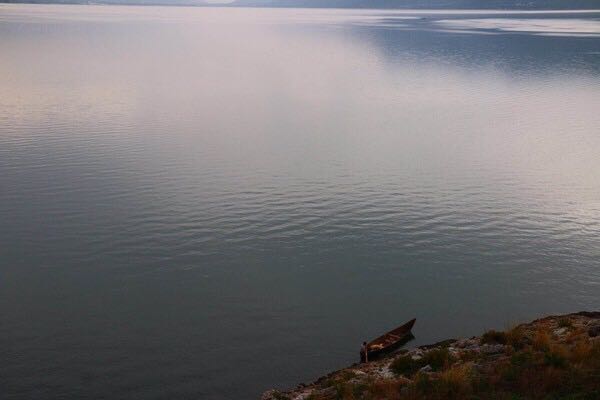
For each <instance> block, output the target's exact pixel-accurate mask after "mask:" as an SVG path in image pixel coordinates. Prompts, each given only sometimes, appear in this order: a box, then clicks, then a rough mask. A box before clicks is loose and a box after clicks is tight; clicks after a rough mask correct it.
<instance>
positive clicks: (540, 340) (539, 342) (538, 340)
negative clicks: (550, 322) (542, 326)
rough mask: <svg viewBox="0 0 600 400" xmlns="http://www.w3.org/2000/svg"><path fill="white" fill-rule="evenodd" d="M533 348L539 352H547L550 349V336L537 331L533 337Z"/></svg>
mask: <svg viewBox="0 0 600 400" xmlns="http://www.w3.org/2000/svg"><path fill="white" fill-rule="evenodd" d="M533 348H534V349H536V350H540V351H548V349H549V348H550V335H548V333H547V332H545V331H542V330H539V331H537V332H536V334H535V336H534V337H533Z"/></svg>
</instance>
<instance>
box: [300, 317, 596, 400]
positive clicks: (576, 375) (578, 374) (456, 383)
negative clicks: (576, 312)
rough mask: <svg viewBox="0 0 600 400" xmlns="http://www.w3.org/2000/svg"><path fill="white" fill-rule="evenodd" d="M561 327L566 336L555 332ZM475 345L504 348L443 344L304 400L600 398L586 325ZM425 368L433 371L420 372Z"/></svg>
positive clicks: (538, 327)
mask: <svg viewBox="0 0 600 400" xmlns="http://www.w3.org/2000/svg"><path fill="white" fill-rule="evenodd" d="M561 328H568V329H569V333H568V334H565V333H564V331H563V332H561V333H560V334H557V333H556V332H555V331H556V330H557V329H561ZM480 342H481V344H486V345H499V344H501V345H503V347H502V349H503V350H502V351H501V352H495V353H486V352H484V351H478V350H472V349H466V348H465V349H458V348H453V349H451V350H449V349H448V348H447V347H444V346H441V347H436V348H432V349H424V350H422V351H421V352H420V353H419V352H411V353H409V354H401V355H399V356H396V358H395V359H394V360H393V361H392V362H391V363H390V364H389V369H390V370H391V371H392V372H393V373H394V374H396V375H395V377H389V376H381V375H377V374H373V373H371V374H365V373H362V374H360V375H359V374H356V373H353V372H351V371H349V370H346V371H342V372H340V373H338V374H335V375H334V376H333V377H331V378H330V379H328V380H327V384H328V385H329V387H327V388H324V389H322V390H321V391H319V392H315V393H313V394H312V395H311V396H309V397H308V399H309V400H325V399H329V400H334V399H335V400H462V399H466V400H484V399H491V400H592V399H594V400H598V399H600V340H596V339H591V338H590V337H589V336H588V334H587V328H586V327H585V324H580V325H579V326H576V325H574V324H573V323H572V321H570V320H569V321H566V320H563V319H561V320H550V321H549V322H548V321H545V322H544V321H542V322H539V323H537V324H532V325H530V326H527V327H523V326H521V327H516V328H513V329H511V330H508V331H507V332H498V331H489V332H486V333H485V334H484V335H483V336H482V337H481V338H480ZM482 349H483V347H482ZM411 354H412V356H411ZM426 366H430V367H431V368H426V369H423V368H424V367H426ZM379 368H380V367H379ZM365 376H366V378H364V377H365ZM321 387H322V388H323V386H321Z"/></svg>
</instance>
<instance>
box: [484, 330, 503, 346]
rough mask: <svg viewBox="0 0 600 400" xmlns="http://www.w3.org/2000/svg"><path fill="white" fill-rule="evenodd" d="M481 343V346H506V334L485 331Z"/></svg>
mask: <svg viewBox="0 0 600 400" xmlns="http://www.w3.org/2000/svg"><path fill="white" fill-rule="evenodd" d="M481 343H482V344H506V343H507V337H506V333H504V332H499V331H494V330H491V331H487V332H486V333H484V334H483V336H482V337H481Z"/></svg>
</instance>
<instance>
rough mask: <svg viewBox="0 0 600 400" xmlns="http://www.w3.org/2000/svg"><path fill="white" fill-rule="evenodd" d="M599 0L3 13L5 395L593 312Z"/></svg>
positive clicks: (257, 386) (279, 373)
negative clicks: (411, 322) (393, 334)
mask: <svg viewBox="0 0 600 400" xmlns="http://www.w3.org/2000/svg"><path fill="white" fill-rule="evenodd" d="M599 16H600V12H587V13H548V12H543V13H531V12H530V13H515V12H511V13H501V12H483V11H468V12H462V11H461V12H457V11H451V10H450V11H434V12H423V11H390V12H385V11H375V10H359V11H357V10H354V11H352V10H346V11H342V10H269V9H253V10H249V9H208V8H179V7H177V8H175V7H173V8H168V7H109V6H33V5H0V49H1V53H2V57H1V58H0V87H1V88H2V96H1V97H0V171H1V173H0V189H1V190H0V220H1V221H2V228H1V229H0V243H2V249H1V250H0V274H1V275H0V276H1V278H0V315H2V324H0V339H1V342H0V345H1V346H0V349H2V350H0V354H1V355H2V360H3V363H2V365H1V366H0V384H1V386H2V387H3V388H5V390H4V392H5V393H7V394H8V396H9V397H8V398H14V399H16V398H34V397H58V396H63V395H64V396H65V397H70V398H100V397H110V398H116V397H130V398H144V399H148V398H165V397H168V398H173V397H176V398H181V397H194V398H202V399H223V398H231V399H245V398H256V397H257V396H258V394H259V393H260V392H261V391H263V390H265V389H268V388H269V387H271V386H273V385H280V386H282V387H287V386H293V385H295V384H296V383H298V382H301V381H308V380H310V379H313V378H315V377H317V376H319V375H322V374H323V373H325V372H327V371H329V370H331V369H335V368H338V367H341V366H344V365H346V364H348V363H350V362H354V361H355V360H356V359H357V351H358V345H359V344H360V343H361V342H362V341H363V340H365V339H367V338H370V337H373V336H376V335H378V334H380V333H381V332H382V331H385V330H387V329H388V328H391V327H393V326H395V325H397V324H399V323H401V322H404V321H405V320H408V319H409V318H412V317H413V316H414V317H417V319H418V322H417V325H416V327H415V334H416V336H417V341H416V343H417V344H418V343H427V342H432V341H435V340H439V339H444V338H447V337H450V336H452V337H454V336H461V335H473V334H476V333H478V332H480V331H481V330H482V329H485V328H491V327H494V328H504V327H506V325H507V324H509V323H513V322H516V321H520V320H523V319H530V318H533V317H536V316H539V315H542V314H547V313H559V312H568V311H578V310H581V309H594V308H596V309H597V308H598V304H599V300H600V295H599V293H600V261H599V260H600V158H599V157H598V154H600V136H599V135H598V133H599V130H598V128H599V127H600V114H599V113H598V109H599V105H600V89H599V87H600V85H599V83H600V58H599V57H600V47H599V42H598V40H599V39H598V37H597V36H598V24H599V22H598V18H599ZM557 32H558V33H559V35H558V36H556V34H557Z"/></svg>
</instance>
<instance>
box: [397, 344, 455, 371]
mask: <svg viewBox="0 0 600 400" xmlns="http://www.w3.org/2000/svg"><path fill="white" fill-rule="evenodd" d="M452 362H453V357H452V356H451V355H450V352H449V351H448V349H447V348H441V349H433V350H430V351H428V352H427V353H425V354H423V356H422V357H421V358H419V359H416V360H413V359H412V357H411V356H409V355H405V356H401V357H398V358H397V359H396V360H395V361H394V362H392V363H391V365H390V369H391V370H392V371H393V372H395V373H396V374H398V375H404V376H412V375H414V374H415V373H417V372H418V371H419V370H420V369H421V368H424V367H426V366H428V365H429V366H430V367H431V370H432V371H440V370H442V369H443V368H445V367H447V366H449V365H450V364H451V363H452Z"/></svg>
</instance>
